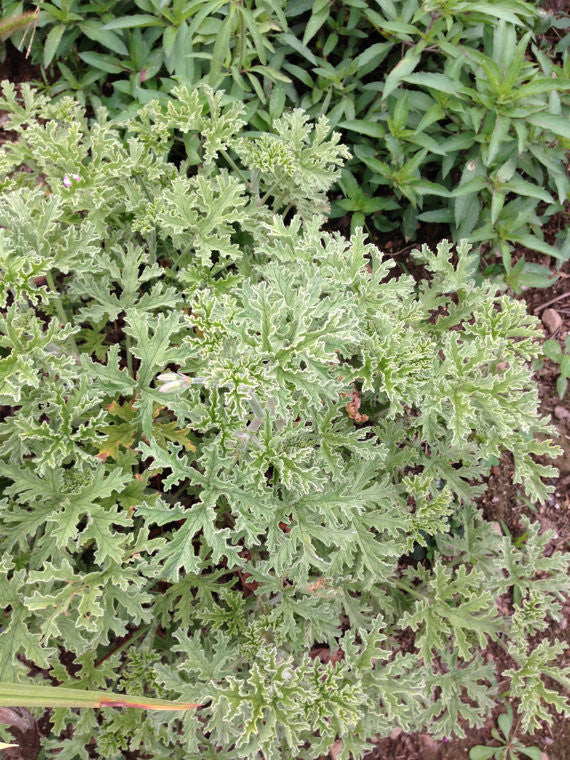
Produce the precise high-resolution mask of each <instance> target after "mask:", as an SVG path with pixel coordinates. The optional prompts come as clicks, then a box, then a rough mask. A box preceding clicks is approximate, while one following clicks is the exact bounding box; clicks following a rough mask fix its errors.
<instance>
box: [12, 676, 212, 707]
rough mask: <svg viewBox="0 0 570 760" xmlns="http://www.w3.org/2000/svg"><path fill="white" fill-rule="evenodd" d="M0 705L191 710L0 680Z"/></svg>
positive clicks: (163, 702)
mask: <svg viewBox="0 0 570 760" xmlns="http://www.w3.org/2000/svg"><path fill="white" fill-rule="evenodd" d="M0 705H2V706H4V707H138V708H140V709H142V710H192V709H196V708H197V707H201V705H199V704H195V703H193V702H172V701H169V700H166V699H150V698H148V697H133V696H129V695H127V694H115V693H113V692H106V691H85V690H83V689H68V688H63V687H61V686H37V685H36V684H20V683H8V682H6V681H0Z"/></svg>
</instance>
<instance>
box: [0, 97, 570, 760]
mask: <svg viewBox="0 0 570 760" xmlns="http://www.w3.org/2000/svg"><path fill="white" fill-rule="evenodd" d="M3 93H4V94H3V98H2V102H1V103H0V108H1V109H3V110H6V111H8V112H9V114H10V116H9V123H8V125H7V126H8V128H9V129H11V130H14V131H15V132H17V133H18V139H17V141H15V142H11V143H7V144H6V145H4V146H3V148H2V153H1V154H0V172H1V178H2V184H3V196H2V201H1V206H0V225H1V228H2V229H1V230H0V232H1V235H0V268H1V272H2V279H1V283H0V284H1V294H0V295H1V299H2V312H1V317H0V352H1V359H0V383H1V385H0V400H1V403H2V405H3V420H2V423H1V425H0V476H1V481H0V485H1V489H2V497H3V498H2V503H1V504H2V505H1V509H2V512H1V519H2V532H1V537H0V543H1V550H2V560H1V569H2V579H1V583H0V589H1V598H2V602H3V607H4V608H5V611H4V615H3V618H2V633H1V634H0V679H1V680H3V681H10V680H12V681H16V680H21V681H24V682H28V683H30V682H34V681H35V682H36V683H43V684H45V683H46V678H49V679H51V681H50V682H51V683H60V684H62V685H63V686H64V687H70V686H74V687H76V688H87V689H90V690H97V689H113V690H114V691H115V692H116V693H120V692H122V691H124V692H126V693H127V694H130V695H137V694H140V695H141V696H145V697H147V698H159V699H176V700H182V701H185V702H192V703H198V704H200V705H201V707H200V708H199V709H198V710H194V711H189V712H187V713H184V714H180V713H174V712H164V713H163V712H153V713H152V714H150V713H145V712H142V711H131V710H126V711H120V710H114V711H103V712H98V711H96V710H86V711H83V712H76V711H73V710H72V709H68V708H57V709H55V710H54V712H53V714H52V731H51V735H50V736H49V737H48V738H47V739H46V740H45V747H44V752H45V754H46V757H51V756H57V757H58V759H59V760H75V758H88V757H91V758H92V757H100V758H105V759H106V760H111V759H114V758H117V759H118V758H122V757H124V753H125V752H127V751H129V752H135V753H138V756H140V757H147V758H153V759H154V758H168V759H169V760H171V759H172V758H179V760H183V759H184V760H188V758H192V757H196V758H198V757H200V758H208V757H211V758H215V757H224V758H236V760H237V759H238V758H239V759H240V760H241V759H243V758H251V759H252V760H253V758H256V759H257V758H266V759H267V760H269V759H271V760H274V759H275V758H279V757H282V758H290V759H291V760H293V758H308V759H309V758H311V759H312V758H316V757H318V756H319V755H323V754H325V753H326V752H327V751H328V748H329V747H330V746H331V745H332V744H333V743H334V742H335V741H336V740H338V739H342V749H341V750H340V754H339V756H340V757H341V758H349V757H350V756H352V757H354V758H358V757H361V756H362V755H363V754H364V752H365V751H366V749H367V748H368V747H369V744H368V740H369V739H370V738H371V737H373V736H374V735H377V734H380V735H387V734H389V733H390V732H392V731H393V730H394V729H395V728H402V729H404V730H420V729H421V730H425V731H429V732H431V733H432V734H433V735H434V736H436V737H442V736H444V735H445V736H450V735H452V734H456V735H459V736H461V735H462V733H463V730H464V726H465V725H466V724H471V725H480V724H481V723H482V722H483V721H484V719H485V717H486V716H487V715H488V714H489V713H490V711H491V710H492V707H493V705H494V699H495V696H496V694H497V683H498V680H499V679H502V680H503V683H502V685H501V690H502V691H504V690H505V683H504V681H505V679H506V681H507V682H510V684H511V686H510V689H511V694H512V695H513V696H514V697H518V698H520V701H521V711H522V721H523V728H524V729H525V730H527V729H528V730H532V729H533V728H534V727H535V726H536V725H538V722H539V721H540V720H543V719H545V720H548V717H549V714H550V712H549V711H551V710H552V709H553V708H555V709H557V710H559V711H563V710H567V709H568V706H567V703H566V702H565V700H564V698H563V696H561V693H560V692H559V691H557V690H556V689H555V688H554V687H553V685H552V684H555V683H567V682H568V674H567V673H566V674H565V672H564V671H563V670H561V669H560V668H559V667H558V658H559V655H560V654H561V653H562V651H563V646H564V645H563V644H562V643H558V642H554V643H548V642H547V641H546V640H544V641H543V642H542V643H541V644H539V645H538V646H533V645H532V644H531V643H530V642H531V640H536V639H535V638H534V639H533V637H534V636H535V634H536V633H537V632H539V631H541V630H543V629H544V628H545V627H546V626H547V625H548V622H549V620H550V619H552V618H554V619H555V618H556V617H557V616H558V614H559V600H560V598H561V595H562V593H563V590H564V588H565V584H566V581H567V579H566V575H565V572H566V562H565V559H564V557H563V556H561V555H559V554H553V555H551V556H546V554H545V551H544V549H545V545H546V543H547V541H548V539H549V536H548V534H543V535H539V533H538V530H537V529H536V527H534V526H533V525H531V524H528V527H527V538H526V541H524V542H522V543H521V542H517V543H513V542H512V541H511V540H510V538H508V537H501V536H499V535H497V534H496V532H494V530H493V529H492V528H491V526H489V525H488V524H487V523H486V522H485V521H484V520H483V519H482V517H481V515H480V513H479V512H478V510H477V509H476V508H475V507H474V506H473V499H474V497H475V496H477V495H478V494H479V493H481V491H482V489H483V486H482V485H481V483H482V479H483V478H484V476H485V474H486V473H487V471H488V463H489V461H490V460H492V458H493V457H500V456H501V455H502V454H503V453H504V452H510V455H511V456H512V457H513V460H514V479H515V481H516V482H517V483H521V484H522V487H523V488H524V489H525V491H526V493H527V494H528V496H529V497H530V498H531V499H536V500H542V499H545V498H546V497H547V496H548V493H549V490H550V487H549V486H548V485H547V483H548V478H550V477H552V476H553V475H554V470H553V468H552V467H550V466H548V465H546V464H544V463H538V461H537V457H540V458H541V461H542V462H544V461H546V460H547V459H548V457H549V456H550V457H552V456H554V455H556V453H557V449H556V447H555V446H554V445H553V444H552V443H551V442H550V441H549V438H548V437H549V435H550V434H551V432H552V431H551V429H550V428H549V427H548V424H547V421H545V420H544V419H541V418H540V417H539V415H538V412H537V404H538V398H537V389H536V386H535V384H534V382H533V378H532V372H531V369H530V363H529V362H530V361H531V360H532V359H533V357H535V356H536V355H537V353H538V352H539V344H538V337H539V335H540V333H539V331H538V330H537V327H536V320H535V319H534V318H532V317H529V316H528V315H527V314H526V312H525V309H524V305H523V304H521V303H519V302H516V301H514V300H512V299H510V298H508V297H506V296H504V295H500V294H499V293H498V292H497V290H496V288H494V286H492V285H491V284H489V283H485V284H483V285H477V284H476V282H475V280H474V279H473V278H472V273H473V270H474V268H475V262H474V261H473V260H472V258H471V256H470V254H469V249H468V246H467V245H465V244H462V245H460V246H458V249H457V252H456V254H455V253H453V252H452V250H451V246H450V245H449V244H447V243H445V242H443V243H441V244H440V245H439V246H438V247H437V251H436V252H435V253H434V252H431V251H429V250H428V249H427V248H424V249H423V250H422V251H421V252H417V257H418V259H419V260H421V261H422V262H423V264H424V266H425V270H426V273H427V276H426V279H423V280H421V281H420V282H417V281H415V280H414V279H413V278H412V277H411V276H409V275H405V276H400V277H395V276H393V272H392V271H391V262H390V261H389V260H384V259H383V257H382V255H381V253H380V252H379V251H378V250H377V249H376V248H375V247H374V246H373V245H371V244H369V243H368V242H367V241H366V239H365V237H364V236H363V234H362V232H361V231H360V230H357V231H356V233H355V234H354V236H353V237H352V238H351V239H350V240H348V241H347V240H345V239H344V238H342V237H340V236H339V235H335V234H329V233H324V232H322V231H321V229H320V228H321V224H322V221H323V216H322V213H323V212H324V211H325V210H326V195H325V193H326V191H327V189H328V188H329V187H330V185H331V184H332V182H333V181H334V179H335V175H336V173H337V171H339V170H340V166H341V165H342V162H343V160H344V159H345V158H346V155H347V154H346V151H345V149H344V148H343V147H342V146H340V145H339V144H338V136H337V135H334V134H333V135H329V134H328V127H327V124H326V122H324V121H320V122H318V123H317V124H311V123H309V122H308V121H307V118H306V117H305V116H304V114H303V113H302V112H300V111H293V112H290V113H287V114H286V115H285V116H284V117H282V118H281V119H279V120H278V121H277V122H275V124H274V129H273V131H272V132H268V133H266V134H262V135H257V136H251V135H247V134H245V133H243V132H242V131H241V130H242V126H243V122H242V119H241V112H240V108H239V107H238V106H231V107H228V108H222V107H221V106H220V99H219V97H218V96H216V95H215V94H213V93H212V92H211V91H209V90H201V91H193V92H189V91H188V90H185V89H183V88H180V89H178V90H177V91H176V92H175V93H174V94H173V96H172V97H171V98H170V99H169V100H168V101H167V102H161V103H160V104H158V103H153V104H151V105H149V106H147V107H145V108H144V109H143V111H142V112H141V113H140V115H139V116H137V117H135V118H133V119H131V120H130V121H128V122H126V123H125V124H123V125H122V126H121V128H120V130H119V128H118V127H117V126H116V125H112V124H111V123H109V122H108V121H107V120H106V117H105V113H104V112H100V113H99V114H98V115H97V119H96V120H95V121H93V123H89V122H88V120H87V119H86V116H85V114H84V112H83V111H82V109H81V108H80V107H79V106H78V105H77V104H76V103H74V102H73V101H71V100H62V101H60V102H59V103H57V104H56V105H53V104H50V103H49V102H48V101H47V100H46V99H44V98H43V97H41V96H38V95H37V94H35V93H34V92H33V91H31V90H30V89H27V88H26V87H24V88H23V90H22V97H21V98H19V97H17V96H16V93H15V91H14V89H13V88H12V87H11V86H9V85H5V86H4V90H3ZM173 140H174V143H173ZM172 144H174V145H175V146H179V149H175V150H173V149H172V148H171V147H170V146H171V145H172ZM189 146H190V147H189ZM196 146H198V147H196ZM190 148H192V150H196V151H197V154H198V157H199V159H200V160H199V163H198V164H196V163H195V160H193V161H191V162H187V161H186V159H185V155H186V152H187V151H188V150H189V149H190ZM194 159H195V156H194ZM422 546H424V547H425V546H429V547H430V552H429V556H430V557H433V558H432V559H431V561H430V562H428V561H424V562H421V563H420V562H417V561H414V559H413V556H414V549H417V548H418V547H422ZM514 589H516V594H513V600H514V602H515V603H514V606H513V607H512V610H513V614H512V615H511V616H507V617H505V616H501V615H500V614H499V611H498V608H497V604H496V602H497V599H498V598H499V597H500V596H503V595H508V594H510V593H511V592H513V590H514ZM403 636H405V637H406V641H407V646H406V647H405V648H403V647H402V646H401V641H402V639H403ZM491 642H497V643H498V644H499V645H500V646H502V647H504V648H506V649H507V650H508V653H509V655H510V657H511V665H512V667H511V668H510V670H508V671H507V672H504V673H497V672H496V670H495V666H494V664H493V662H489V661H487V660H486V659H484V658H483V656H482V654H481V652H482V650H483V649H484V648H485V647H486V646H487V645H488V644H489V643H491ZM545 676H548V677H549V678H550V681H549V682H548V685H547V684H546V683H545V681H544V680H543V679H544V677H545ZM338 746H339V745H338V744H337V748H338Z"/></svg>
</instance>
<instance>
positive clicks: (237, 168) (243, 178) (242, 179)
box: [220, 150, 250, 189]
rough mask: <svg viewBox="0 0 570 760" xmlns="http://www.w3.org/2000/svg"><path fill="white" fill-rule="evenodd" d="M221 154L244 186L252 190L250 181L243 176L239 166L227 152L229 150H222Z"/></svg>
mask: <svg viewBox="0 0 570 760" xmlns="http://www.w3.org/2000/svg"><path fill="white" fill-rule="evenodd" d="M220 153H221V154H222V156H223V157H224V158H225V159H226V161H227V162H228V164H229V165H230V166H231V167H232V169H233V170H234V172H235V173H236V174H237V175H238V177H239V178H240V179H241V181H242V182H243V183H244V185H246V187H247V188H248V189H249V188H250V183H249V180H247V179H246V178H245V175H244V174H243V172H242V171H241V169H240V168H239V166H238V165H237V164H236V162H235V161H234V160H233V158H232V157H231V156H230V154H229V153H228V152H227V150H220Z"/></svg>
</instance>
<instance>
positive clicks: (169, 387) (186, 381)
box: [156, 372, 192, 393]
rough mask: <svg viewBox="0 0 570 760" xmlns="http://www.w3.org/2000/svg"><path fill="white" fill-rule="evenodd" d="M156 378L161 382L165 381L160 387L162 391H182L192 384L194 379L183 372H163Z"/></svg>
mask: <svg viewBox="0 0 570 760" xmlns="http://www.w3.org/2000/svg"><path fill="white" fill-rule="evenodd" d="M156 379H157V380H158V381H159V383H163V385H161V386H160V387H159V389H158V390H159V391H160V393H174V392H175V391H182V390H184V389H185V388H188V386H189V385H191V384H192V380H191V379H190V378H189V377H187V376H186V375H183V374H182V373H181V372H163V373H162V374H161V375H158V377H157V378H156Z"/></svg>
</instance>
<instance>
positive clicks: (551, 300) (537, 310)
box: [533, 291, 570, 314]
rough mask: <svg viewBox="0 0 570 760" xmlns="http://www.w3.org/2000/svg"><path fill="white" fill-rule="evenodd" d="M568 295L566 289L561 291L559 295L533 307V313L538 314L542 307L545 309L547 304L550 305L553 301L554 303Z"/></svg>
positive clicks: (569, 294) (569, 292)
mask: <svg viewBox="0 0 570 760" xmlns="http://www.w3.org/2000/svg"><path fill="white" fill-rule="evenodd" d="M568 296H570V291H567V292H566V293H562V294H561V295H559V296H556V298H551V299H550V301H546V303H541V304H540V306H537V307H536V308H535V309H533V313H534V314H538V312H539V311H542V310H543V309H546V307H547V306H550V305H551V304H553V303H556V302H557V301H562V299H563V298H568Z"/></svg>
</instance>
